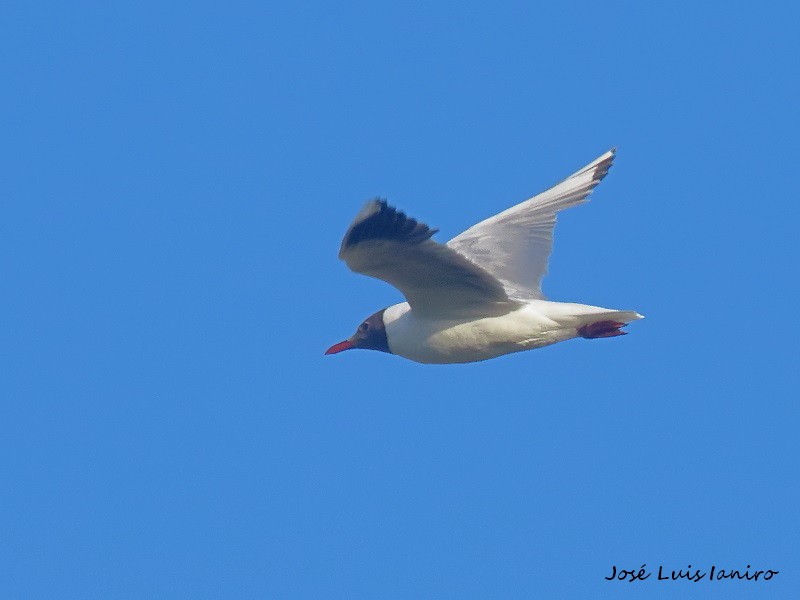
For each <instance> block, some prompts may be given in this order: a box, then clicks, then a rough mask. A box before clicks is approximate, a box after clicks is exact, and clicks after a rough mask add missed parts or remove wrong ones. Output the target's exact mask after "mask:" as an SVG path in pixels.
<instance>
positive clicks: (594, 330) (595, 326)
mask: <svg viewBox="0 0 800 600" xmlns="http://www.w3.org/2000/svg"><path fill="white" fill-rule="evenodd" d="M625 325H626V323H617V322H616V321H600V322H598V323H589V324H588V325H584V326H583V327H578V335H579V336H581V337H582V338H586V339H587V340H593V339H595V338H607V337H617V336H618V335H627V333H628V332H627V331H620V329H619V328H620V327H624V326H625Z"/></svg>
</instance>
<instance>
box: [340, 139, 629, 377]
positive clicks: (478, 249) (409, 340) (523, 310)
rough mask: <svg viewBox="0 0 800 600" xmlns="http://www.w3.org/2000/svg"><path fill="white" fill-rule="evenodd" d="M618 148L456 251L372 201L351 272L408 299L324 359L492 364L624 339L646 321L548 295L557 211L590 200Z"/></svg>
mask: <svg viewBox="0 0 800 600" xmlns="http://www.w3.org/2000/svg"><path fill="white" fill-rule="evenodd" d="M614 152H615V151H614V150H609V151H608V152H606V153H605V154H603V155H602V156H601V157H599V158H598V159H597V160H595V161H594V162H592V163H590V164H589V165H587V166H585V167H584V168H582V169H581V170H580V171H578V172H577V173H574V174H573V175H570V176H569V177H567V178H566V179H565V180H564V181H562V182H561V183H559V184H557V185H555V186H553V187H552V188H550V189H549V190H547V191H546V192H543V193H541V194H539V195H538V196H534V197H533V198H531V199H530V200H526V201H525V202H522V203H521V204H517V205H516V206H513V207H511V208H509V209H508V210H505V211H503V212H501V213H500V214H497V215H495V216H493V217H489V218H488V219H486V220H485V221H481V222H480V223H478V224H477V225H473V226H472V227H470V228H469V229H467V230H466V231H465V232H463V233H462V234H460V235H457V236H456V237H454V238H453V239H452V240H450V241H449V242H447V244H439V243H437V242H434V241H433V240H432V239H431V237H432V236H433V234H434V233H436V231H437V230H436V229H431V228H430V227H428V226H427V225H425V224H424V223H420V222H419V221H416V220H415V219H412V218H409V217H407V216H406V215H405V214H403V213H402V212H399V211H398V210H396V209H394V208H392V207H391V206H389V205H388V204H387V203H386V202H385V201H384V200H373V201H371V202H368V203H367V204H366V205H365V206H364V208H362V209H361V211H360V212H359V213H358V215H356V218H355V220H354V221H353V223H352V225H350V228H349V229H348V230H347V233H346V234H345V236H344V240H342V246H341V250H340V251H339V258H341V259H342V260H343V261H344V262H345V263H346V264H347V266H348V267H350V269H351V270H353V271H355V272H356V273H363V274H364V275H369V276H370V277H376V278H377V279H382V280H383V281H386V282H387V283H390V284H392V285H393V286H394V287H396V288H397V289H398V290H400V291H401V292H402V293H403V296H405V298H406V302H401V303H400V304H395V305H393V306H390V307H388V308H384V309H383V310H379V311H378V312H376V313H374V314H373V315H372V316H370V317H369V318H367V319H366V320H365V321H364V322H363V323H361V325H359V326H358V329H357V330H356V332H355V334H353V336H352V337H350V338H349V339H347V340H345V341H343V342H339V343H338V344H334V345H333V346H331V347H330V348H329V349H328V350H327V352H325V354H335V353H337V352H342V351H343V350H349V349H351V348H365V349H369V350H380V351H382V352H389V353H392V354H397V355H399V356H402V357H404V358H407V359H409V360H413V361H416V362H420V363H467V362H474V361H479V360H487V359H489V358H495V357H497V356H502V355H503V354H509V353H511V352H520V351H522V350H531V349H533V348H541V347H542V346H548V345H550V344H555V343H556V342H563V341H565V340H568V339H571V338H575V337H583V338H590V339H591V338H606V337H615V336H618V335H624V334H625V332H624V331H622V330H621V329H620V328H621V327H623V326H624V325H627V324H628V323H630V322H631V321H635V320H637V319H641V318H642V315H640V314H638V313H636V312H633V311H620V310H611V309H608V308H600V307H598V306H589V305H586V304H572V303H565V302H551V301H548V300H546V299H545V298H544V296H543V294H542V292H541V281H542V277H544V275H545V273H546V272H547V260H548V257H549V256H550V252H551V250H552V247H553V227H554V226H555V224H556V213H558V212H559V211H560V210H563V209H565V208H570V207H572V206H576V205H578V204H581V203H583V202H585V201H586V199H587V197H588V196H589V194H590V192H591V191H592V189H594V187H595V186H596V185H597V184H598V183H600V180H602V179H603V177H605V175H606V173H608V170H609V168H610V167H611V163H612V161H613V160H614Z"/></svg>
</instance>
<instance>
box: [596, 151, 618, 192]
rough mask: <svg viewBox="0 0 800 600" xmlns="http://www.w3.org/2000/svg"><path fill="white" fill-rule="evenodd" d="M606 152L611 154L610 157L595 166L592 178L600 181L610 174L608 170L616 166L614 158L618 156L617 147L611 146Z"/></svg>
mask: <svg viewBox="0 0 800 600" xmlns="http://www.w3.org/2000/svg"><path fill="white" fill-rule="evenodd" d="M606 154H609V156H608V158H606V159H604V160H602V161H600V162H599V163H597V166H595V168H594V174H593V175H592V180H594V181H596V182H598V183H600V181H602V179H603V177H605V176H606V175H608V170H609V169H610V168H611V167H613V166H614V158H615V157H616V156H617V149H616V148H611V150H609V151H608V152H607V153H606Z"/></svg>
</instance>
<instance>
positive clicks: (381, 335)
mask: <svg viewBox="0 0 800 600" xmlns="http://www.w3.org/2000/svg"><path fill="white" fill-rule="evenodd" d="M384 310H386V309H383V310H379V311H378V312H376V313H375V314H373V315H370V316H369V317H367V319H365V320H364V322H363V323H361V325H359V326H358V329H356V332H355V333H354V334H353V335H352V336H350V337H349V338H348V339H346V340H344V341H343V342H339V343H338V344H334V345H333V346H331V347H330V348H328V349H327V350H326V351H325V354H336V353H337V352H343V351H344V350H351V349H353V348H364V349H365V350H380V351H381V352H389V353H391V350H389V343H388V341H387V340H386V327H384V324H383V311H384Z"/></svg>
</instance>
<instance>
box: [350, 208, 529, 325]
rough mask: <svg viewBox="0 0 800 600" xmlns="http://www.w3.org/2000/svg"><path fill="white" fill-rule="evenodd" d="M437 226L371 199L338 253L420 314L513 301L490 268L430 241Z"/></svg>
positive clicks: (493, 310) (488, 310) (503, 307)
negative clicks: (392, 289)
mask: <svg viewBox="0 0 800 600" xmlns="http://www.w3.org/2000/svg"><path fill="white" fill-rule="evenodd" d="M436 231H437V230H436V229H431V228H430V227H428V226H427V225H425V224H424V223H420V222H419V221H417V220H416V219H412V218H410V217H407V216H406V215H405V214H403V213H402V212H400V211H398V210H396V209H394V208H393V207H391V206H389V205H388V204H387V203H386V201H385V200H372V201H370V202H368V203H367V204H366V205H365V206H364V208H362V209H361V211H360V212H359V213H358V215H356V218H355V220H354V221H353V223H352V225H350V228H349V229H348V230H347V233H345V236H344V239H343V240H342V246H341V249H340V251H339V258H341V259H342V260H343V261H345V263H346V264H347V266H348V267H349V268H350V269H351V270H353V271H355V272H357V273H363V274H364V275H369V276H370V277H375V278H377V279H381V280H383V281H386V282H387V283H390V284H392V285H393V286H394V287H396V288H397V289H399V290H400V291H401V292H402V293H403V295H404V296H405V297H406V300H408V303H409V304H410V305H411V307H412V309H413V310H414V311H415V312H416V313H418V314H431V315H438V316H453V317H457V316H459V315H463V314H470V315H474V314H487V315H488V314H497V313H498V312H507V311H508V310H511V308H512V307H513V306H515V305H516V303H515V302H512V301H510V300H509V298H508V295H507V294H506V292H505V290H504V288H503V285H502V284H501V283H500V281H498V280H497V279H496V278H495V277H493V276H492V275H491V274H490V273H489V272H487V271H486V270H485V269H483V268H482V267H480V266H478V265H477V264H475V263H474V262H472V261H471V260H469V259H468V258H466V257H465V256H463V255H462V254H460V253H459V252H458V251H456V250H454V249H452V248H449V247H447V246H445V245H443V244H438V243H436V242H434V241H433V240H432V239H431V236H433V234H434V233H436Z"/></svg>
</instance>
